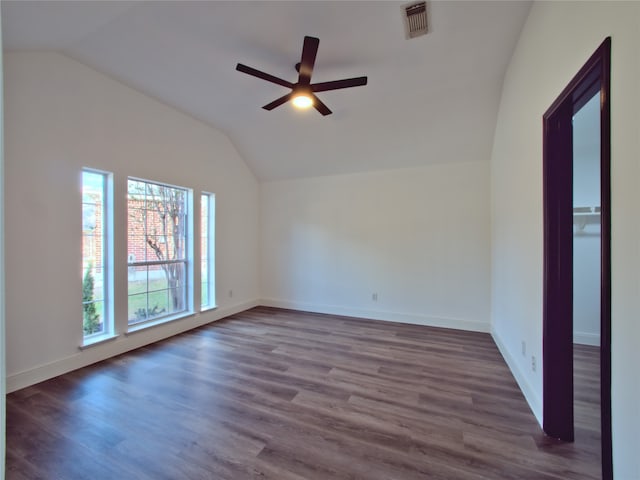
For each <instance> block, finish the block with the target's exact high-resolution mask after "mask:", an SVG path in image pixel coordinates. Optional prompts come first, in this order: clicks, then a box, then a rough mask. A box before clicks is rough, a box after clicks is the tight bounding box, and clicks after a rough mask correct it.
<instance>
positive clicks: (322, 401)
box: [7, 308, 600, 480]
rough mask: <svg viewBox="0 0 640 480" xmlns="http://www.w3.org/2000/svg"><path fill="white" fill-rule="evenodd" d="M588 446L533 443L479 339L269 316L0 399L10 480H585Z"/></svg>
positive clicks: (535, 429)
mask: <svg viewBox="0 0 640 480" xmlns="http://www.w3.org/2000/svg"><path fill="white" fill-rule="evenodd" d="M585 418H590V415H585ZM591 440H592V436H589V435H585V441H580V442H576V443H573V444H566V443H564V444H563V443H558V442H556V441H554V440H552V439H549V438H547V437H545V436H544V435H543V433H542V432H541V429H540V427H539V426H538V424H537V422H536V420H535V418H534V417H533V415H532V414H531V413H530V411H529V409H528V407H527V405H526V402H525V400H524V398H523V396H522V394H521V393H520V391H519V389H518V387H517V385H516V383H515V381H514V379H513V377H512V375H511V373H510V372H509V370H508V368H507V366H506V365H505V363H504V361H503V359H502V357H501V356H500V354H499V352H498V350H497V349H496V347H495V345H494V343H493V341H492V339H491V337H490V336H489V335H487V334H481V333H471V332H461V331H454V330H446V329H437V328H430V327H420V326H413V325H402V324H393V323H386V322H377V321H369V320H358V319H349V318H344V317H335V316H328V315H316V314H307V313H300V312H293V311H287V310H277V309H268V308H256V309H252V310H249V311H247V312H244V313H241V314H238V315H234V316H233V317H230V318H229V319H226V320H224V321H220V322H217V323H214V324H212V325H209V326H206V327H202V328H199V329H197V330H193V331H190V332H188V333H185V334H182V335H179V336H176V337H173V338H171V339H169V340H166V341H163V342H160V343H157V344H154V345H151V346H149V347H146V348H142V349H139V350H136V351H134V352H130V353H128V354H124V355H121V356H119V357H116V358H113V359H110V360H107V361H105V362H101V363H100V364H96V365H94V366H91V367H88V368H84V369H82V370H77V371H75V372H71V373H69V374H66V375H63V376H60V377H57V378H55V379H52V380H49V381H47V382H43V383H41V384H38V385H35V386H32V387H29V388H26V389H23V390H21V391H18V392H14V393H12V394H10V395H8V397H7V478H8V479H10V480H11V479H29V480H34V479H47V480H51V479H56V480H58V479H61V480H66V479H91V480H99V479H152V480H158V479H233V480H242V479H257V478H260V479H277V480H300V479H321V480H327V479H367V480H376V479H380V480H381V479H398V480H413V479H443V480H444V479H446V480H455V479H460V480H480V479H492V480H494V479H518V480H522V479H535V480H545V479H549V480H550V479H555V480H557V479H563V480H566V479H580V480H585V479H595V478H598V477H599V472H600V466H599V456H598V452H597V449H598V448H599V443H598V444H597V445H596V443H595V441H593V442H592V441H591Z"/></svg>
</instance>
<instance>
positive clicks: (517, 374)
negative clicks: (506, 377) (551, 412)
mask: <svg viewBox="0 0 640 480" xmlns="http://www.w3.org/2000/svg"><path fill="white" fill-rule="evenodd" d="M491 336H492V337H493V341H494V342H495V343H496V346H497V347H498V350H499V351H500V353H501V354H502V358H504V361H505V362H506V363H507V366H508V367H509V369H510V370H511V373H512V374H513V377H514V378H515V379H516V382H517V383H518V386H519V387H520V390H521V391H522V394H523V395H524V398H525V400H526V401H527V403H528V404H529V408H530V409H531V412H533V415H534V416H535V417H536V420H538V423H539V424H540V427H542V399H541V398H540V396H539V395H538V393H537V392H536V391H535V389H534V388H533V387H532V386H531V384H530V383H529V381H528V380H527V377H526V375H525V374H524V372H523V371H522V370H521V369H520V367H519V365H518V362H516V361H515V359H514V358H513V357H512V356H511V354H510V353H509V350H507V348H506V346H505V345H504V343H503V342H502V340H501V339H500V336H499V335H498V334H497V332H496V331H495V330H494V329H493V328H492V329H491Z"/></svg>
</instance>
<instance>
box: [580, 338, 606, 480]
mask: <svg viewBox="0 0 640 480" xmlns="http://www.w3.org/2000/svg"><path fill="white" fill-rule="evenodd" d="M573 382H574V383H573V386H574V398H573V409H574V412H573V417H574V420H573V422H574V428H575V441H576V443H578V444H586V445H593V446H594V447H597V449H596V451H594V453H593V456H594V462H597V463H598V464H600V462H601V461H602V460H601V459H602V452H601V451H600V448H601V441H602V437H601V435H600V431H601V426H600V348H599V347H593V346H590V345H578V344H574V345H573ZM597 478H602V476H601V475H598V476H597Z"/></svg>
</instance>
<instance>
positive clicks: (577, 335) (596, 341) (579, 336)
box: [573, 332, 600, 347]
mask: <svg viewBox="0 0 640 480" xmlns="http://www.w3.org/2000/svg"><path fill="white" fill-rule="evenodd" d="M573 343H579V344H580V345H592V346H594V347H599V346H600V335H598V334H597V333H586V332H573Z"/></svg>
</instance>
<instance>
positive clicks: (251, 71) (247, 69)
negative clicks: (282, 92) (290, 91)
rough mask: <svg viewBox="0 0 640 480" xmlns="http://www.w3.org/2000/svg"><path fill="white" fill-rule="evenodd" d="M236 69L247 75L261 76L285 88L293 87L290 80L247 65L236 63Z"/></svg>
mask: <svg viewBox="0 0 640 480" xmlns="http://www.w3.org/2000/svg"><path fill="white" fill-rule="evenodd" d="M236 70H238V71H239V72H242V73H246V74H248V75H253V76H254V77H258V78H261V79H262V80H266V81H267V82H271V83H276V84H278V85H282V86H283V87H287V88H293V84H292V83H291V82H287V81H286V80H282V79H281V78H278V77H274V76H273V75H269V74H268V73H264V72H261V71H260V70H256V69H255V68H251V67H247V66H246V65H243V64H241V63H239V64H238V65H236Z"/></svg>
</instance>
